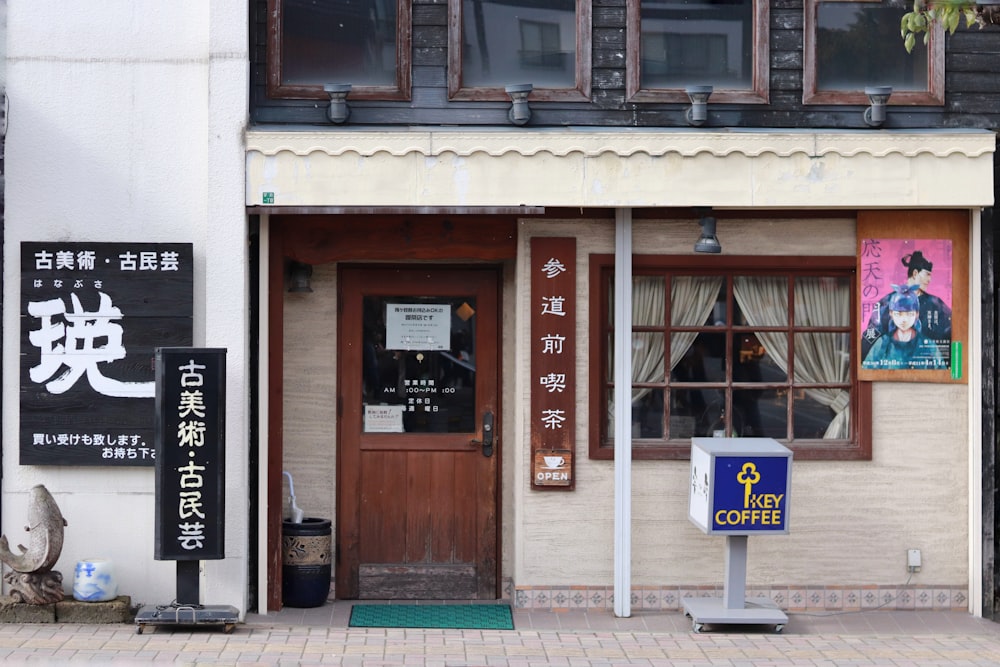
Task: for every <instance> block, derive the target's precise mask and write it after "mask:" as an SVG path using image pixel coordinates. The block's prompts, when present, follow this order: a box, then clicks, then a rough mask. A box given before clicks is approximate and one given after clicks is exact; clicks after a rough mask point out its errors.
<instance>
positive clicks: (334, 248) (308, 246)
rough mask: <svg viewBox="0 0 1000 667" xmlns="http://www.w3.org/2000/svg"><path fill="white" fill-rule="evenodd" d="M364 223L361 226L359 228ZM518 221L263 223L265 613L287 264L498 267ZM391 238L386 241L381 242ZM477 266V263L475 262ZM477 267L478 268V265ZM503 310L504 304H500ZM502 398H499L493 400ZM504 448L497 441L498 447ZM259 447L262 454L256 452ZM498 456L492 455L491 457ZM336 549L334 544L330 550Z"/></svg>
mask: <svg viewBox="0 0 1000 667" xmlns="http://www.w3.org/2000/svg"><path fill="white" fill-rule="evenodd" d="M359 218H363V220H364V225H358V224H357V222H358V220H359ZM517 221H518V217H517V216H514V215H509V214H498V215H480V214H477V215H454V214H448V215H406V214H398V215H360V214H351V215H347V214H344V215H272V216H270V218H269V220H268V229H269V241H268V249H269V253H268V257H267V258H266V261H267V270H268V295H267V302H268V320H267V328H268V361H267V363H268V371H269V379H268V386H267V387H266V391H267V398H266V409H267V414H268V422H267V423H268V427H267V446H266V452H267V491H266V502H267V510H266V515H267V520H266V522H267V555H266V567H267V590H266V594H265V595H263V596H260V597H261V598H263V599H264V600H266V608H267V610H268V611H279V610H281V607H282V592H281V561H282V557H281V524H282V502H283V498H282V487H283V479H282V465H283V460H284V443H283V426H282V424H283V417H284V409H283V405H282V399H283V396H284V371H283V368H284V292H285V266H286V264H287V262H288V261H289V260H296V261H299V262H305V263H307V264H324V263H331V262H340V261H353V262H366V261H395V262H403V261H408V260H413V261H434V262H438V263H441V264H444V263H446V262H466V263H469V262H476V263H479V262H485V263H493V264H495V265H496V267H497V271H498V276H499V281H500V282H499V289H500V292H501V293H502V291H503V287H502V283H503V275H502V271H501V270H500V264H499V263H500V262H502V261H504V260H511V259H514V258H515V257H516V256H517ZM386 239H392V241H393V242H392V243H386ZM477 265H480V264H477ZM480 266H481V265H480ZM500 307H501V308H502V305H501V306H500ZM499 399H500V396H498V401H499ZM501 445H502V443H501ZM262 449H263V448H262ZM499 455H500V450H499V449H498V450H497V454H496V456H499ZM500 463H501V461H500V460H499V459H498V461H497V466H498V471H497V485H498V487H497V493H498V495H497V556H498V558H497V587H498V592H497V594H498V596H499V588H500V586H501V572H500V559H499V554H500V553H501V551H502V549H501V543H500V533H501V523H502V521H501V516H500V511H501V508H502V505H503V503H502V502H501V500H500V488H499V485H500V481H501V480H502V475H501V473H500ZM334 548H335V550H336V545H334Z"/></svg>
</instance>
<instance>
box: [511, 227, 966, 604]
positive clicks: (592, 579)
mask: <svg viewBox="0 0 1000 667" xmlns="http://www.w3.org/2000/svg"><path fill="white" fill-rule="evenodd" d="M633 224H634V230H633V243H634V246H633V249H634V252H636V253H637V254H643V253H650V252H656V253H662V254H690V253H691V251H692V245H693V243H694V240H695V238H696V237H697V232H698V227H697V225H696V224H695V223H694V222H693V221H691V220H686V221H669V220H667V221H658V222H652V221H636V222H634V223H633ZM533 235H545V236H572V235H576V236H577V262H578V265H577V272H578V273H577V276H578V279H577V283H578V285H577V294H578V298H579V302H578V304H577V312H578V318H579V319H578V321H577V350H578V359H577V378H578V380H577V397H578V407H577V424H576V429H577V445H576V446H577V449H576V453H577V459H576V465H577V467H576V490H575V491H573V492H571V493H552V492H548V493H542V492H537V491H531V490H530V479H529V477H528V474H529V471H530V461H529V459H528V448H527V445H526V443H527V442H528V441H529V431H528V426H527V415H526V413H525V410H526V406H527V405H528V401H527V399H528V391H529V389H530V387H531V383H530V382H529V381H528V380H529V378H528V359H529V351H528V347H527V346H528V342H529V340H530V336H529V329H528V326H529V319H530V318H529V311H528V300H527V299H528V285H529V276H528V274H527V272H528V268H527V267H528V265H529V247H530V246H529V244H530V238H531V237H532V236H533ZM718 236H719V238H720V239H721V241H722V243H723V247H724V250H723V251H724V252H725V253H726V254H736V253H746V254H752V255H767V254H775V255H777V254H782V255H785V254H787V255H812V254H831V255H851V256H853V255H854V254H855V243H856V241H855V226H854V223H853V221H852V220H848V219H830V220H770V221H730V220H721V221H720V222H719V227H718ZM519 243H520V251H519V268H518V272H517V282H518V289H517V294H518V304H517V313H518V324H517V326H518V336H517V340H518V343H517V349H518V354H517V357H518V377H517V380H516V382H517V392H516V393H517V395H518V397H519V401H518V402H517V404H516V405H514V406H513V409H515V410H518V411H519V413H518V417H517V423H518V427H517V428H518V431H517V437H518V439H519V442H520V443H522V444H521V445H520V446H517V445H515V447H516V449H515V457H514V458H515V461H514V464H515V476H516V485H515V488H514V490H513V492H514V494H515V496H516V497H515V501H514V503H515V505H516V506H517V507H518V511H517V525H516V526H515V529H514V533H515V541H516V544H515V566H514V571H513V575H512V576H513V578H514V581H515V584H516V585H517V586H519V587H520V586H532V587H547V586H568V585H584V586H610V585H611V583H612V578H613V567H614V563H613V555H614V541H613V539H614V523H613V521H614V484H613V482H614V464H613V462H611V461H594V460H590V459H589V458H587V447H588V443H587V436H588V433H589V430H588V429H589V428H591V427H592V424H591V423H590V415H589V414H588V403H587V400H588V398H587V397H588V396H589V393H590V388H589V387H588V386H587V382H588V378H589V374H588V370H589V363H590V361H589V359H588V357H587V354H588V350H589V336H588V326H589V320H588V310H589V303H588V297H589V286H588V272H587V270H586V267H587V266H588V255H589V254H591V253H613V252H614V225H613V223H586V224H580V223H579V222H574V221H567V222H566V223H564V224H559V223H556V224H553V223H551V222H547V223H545V224H544V225H543V224H541V223H538V222H535V221H526V222H524V223H523V224H522V227H521V235H520V237H519ZM873 400H874V406H873V411H874V415H875V418H874V428H873V431H874V445H873V452H874V453H873V457H872V460H871V461H850V462H829V461H809V462H806V461H803V462H797V463H795V464H794V466H793V473H792V490H793V494H792V497H791V509H790V518H789V522H790V524H789V525H790V534H789V535H787V536H762V537H759V538H755V539H751V540H750V541H749V560H748V577H747V584H748V585H750V586H768V585H774V584H780V585H791V586H802V587H805V586H807V585H808V586H841V585H878V584H882V585H886V584H892V585H901V584H903V583H904V582H906V580H907V576H908V575H907V572H906V568H905V553H906V549H908V548H918V549H921V551H922V552H923V568H922V571H921V572H920V573H917V574H916V575H914V578H913V580H911V582H910V583H912V584H919V585H925V586H927V585H941V586H959V587H961V586H965V585H966V584H967V582H968V579H967V576H968V575H967V551H968V526H967V522H966V516H967V511H968V500H967V499H968V491H969V489H968V480H967V471H968V428H967V421H968V409H967V405H968V388H967V386H966V385H927V384H910V383H878V384H876V385H875V387H874V399H873ZM940 408H943V409H940ZM508 444H510V443H509V440H508ZM689 473H690V469H689V463H688V462H687V461H635V462H633V476H632V484H633V496H632V512H633V520H632V531H633V536H632V577H633V584H634V585H636V586H652V585H720V584H721V583H722V580H723V578H724V553H725V541H724V539H723V538H721V537H708V536H705V535H704V534H702V533H701V531H700V530H699V529H697V528H696V527H695V526H694V525H693V524H691V523H690V522H689V521H688V519H687V500H688V495H687V494H688V485H687V480H688V475H689ZM570 564H571V565H572V566H569V565H570Z"/></svg>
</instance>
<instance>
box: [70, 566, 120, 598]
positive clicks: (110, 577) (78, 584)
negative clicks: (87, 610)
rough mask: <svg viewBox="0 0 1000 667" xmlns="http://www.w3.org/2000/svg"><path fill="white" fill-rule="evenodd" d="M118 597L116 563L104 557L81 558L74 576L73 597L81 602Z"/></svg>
mask: <svg viewBox="0 0 1000 667" xmlns="http://www.w3.org/2000/svg"><path fill="white" fill-rule="evenodd" d="M116 597H118V580H117V579H116V578H115V569H114V565H113V564H112V562H111V561H109V560H104V559H103V558H92V559H89V560H81V561H78V562H77V564H76V570H75V572H74V576H73V599H74V600H79V601H80V602H107V601H109V600H114V599H115V598H116Z"/></svg>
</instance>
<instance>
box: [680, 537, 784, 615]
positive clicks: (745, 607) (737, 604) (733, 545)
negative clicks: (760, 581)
mask: <svg viewBox="0 0 1000 667" xmlns="http://www.w3.org/2000/svg"><path fill="white" fill-rule="evenodd" d="M746 580H747V536H746V535H727V536H726V581H725V588H724V589H723V593H722V597H721V598H716V597H712V598H684V600H683V602H684V613H685V614H686V615H687V616H689V617H690V618H691V622H692V628H693V629H694V631H695V632H701V629H702V627H703V626H704V625H705V624H709V625H716V624H743V625H746V624H752V625H774V626H775V628H774V631H775V632H781V631H782V630H783V629H784V628H785V623H787V622H788V616H786V615H785V614H784V612H782V611H781V610H780V609H778V606H777V605H776V604H774V602H773V601H772V600H770V599H769V598H765V597H755V598H748V597H747V596H746V590H747V581H746Z"/></svg>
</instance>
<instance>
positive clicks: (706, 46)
mask: <svg viewBox="0 0 1000 667" xmlns="http://www.w3.org/2000/svg"><path fill="white" fill-rule="evenodd" d="M768 16H769V11H768V1H767V0H628V9H627V30H628V33H627V44H628V54H627V59H628V63H627V94H628V97H629V99H630V100H631V101H638V102H643V101H648V102H654V101H660V102H687V101H688V97H687V94H686V93H685V92H684V89H685V88H686V87H687V86H692V85H710V86H712V87H713V88H714V91H713V93H712V97H711V100H710V101H711V102H738V103H766V102H767V101H768V80H767V79H768V34H769V33H768Z"/></svg>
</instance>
